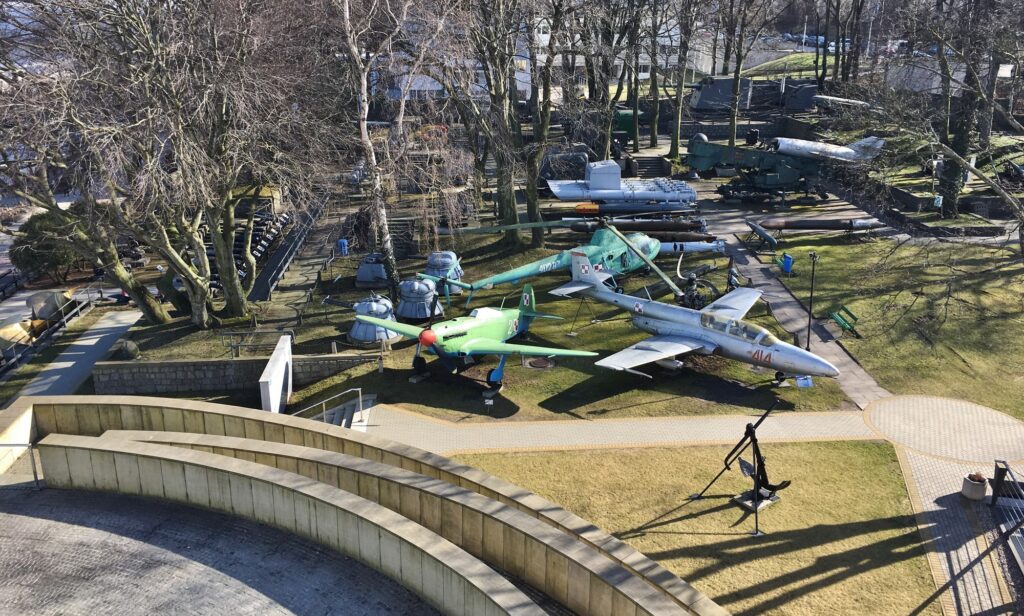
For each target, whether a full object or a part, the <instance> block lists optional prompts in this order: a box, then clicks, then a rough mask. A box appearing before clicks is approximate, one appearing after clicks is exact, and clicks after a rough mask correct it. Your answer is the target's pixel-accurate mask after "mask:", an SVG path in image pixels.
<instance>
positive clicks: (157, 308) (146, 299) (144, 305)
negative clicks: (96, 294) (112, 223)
mask: <svg viewBox="0 0 1024 616" xmlns="http://www.w3.org/2000/svg"><path fill="white" fill-rule="evenodd" d="M104 269H105V271H106V274H107V276H108V277H109V278H110V279H111V280H113V281H114V282H116V283H117V286H119V287H121V289H122V290H123V291H124V292H125V293H127V294H128V297H130V298H132V301H133V302H135V305H136V306H138V307H139V310H140V311H142V316H143V317H145V319H146V320H147V321H149V322H150V323H152V324H153V325H158V324H160V323H168V322H170V320H171V315H169V314H167V309H166V308H164V306H163V304H161V303H160V300H158V299H157V298H155V297H153V294H152V293H150V292H149V289H147V288H146V287H145V286H144V285H143V284H142V283H140V282H139V281H138V280H137V279H136V278H135V276H134V275H133V274H132V273H131V272H129V271H128V270H127V269H125V267H124V265H122V264H121V261H120V260H117V261H114V262H113V263H109V264H107V266H106V267H105V268H104Z"/></svg>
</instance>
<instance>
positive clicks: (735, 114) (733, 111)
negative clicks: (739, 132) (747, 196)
mask: <svg viewBox="0 0 1024 616" xmlns="http://www.w3.org/2000/svg"><path fill="white" fill-rule="evenodd" d="M743 35H744V32H743V29H742V28H741V29H740V34H739V40H738V41H737V47H736V55H735V57H734V58H733V59H734V60H735V62H736V66H734V67H733V73H732V95H731V96H730V97H729V147H731V148H733V147H736V126H737V124H738V122H739V113H740V84H741V83H742V77H741V74H742V73H743ZM751 87H753V86H751Z"/></svg>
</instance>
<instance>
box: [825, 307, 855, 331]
mask: <svg viewBox="0 0 1024 616" xmlns="http://www.w3.org/2000/svg"><path fill="white" fill-rule="evenodd" d="M828 316H829V318H830V319H832V320H833V321H835V322H836V324H837V325H839V327H840V328H841V329H842V330H843V331H844V332H850V333H852V334H853V335H854V336H857V337H858V338H860V333H859V332H857V321H858V320H859V317H858V316H857V315H855V314H853V312H852V311H851V310H850V309H849V308H847V307H846V306H840V307H839V310H836V311H835V312H830V313H828Z"/></svg>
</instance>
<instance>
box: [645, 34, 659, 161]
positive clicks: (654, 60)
mask: <svg viewBox="0 0 1024 616" xmlns="http://www.w3.org/2000/svg"><path fill="white" fill-rule="evenodd" d="M652 30H653V31H654V34H653V35H651V118H650V120H651V139H650V141H649V142H648V145H649V146H650V147H652V148H656V147H658V119H659V117H660V116H661V93H660V92H659V90H658V52H657V49H658V33H657V28H652Z"/></svg>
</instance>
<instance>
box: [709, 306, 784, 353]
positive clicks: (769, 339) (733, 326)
mask: <svg viewBox="0 0 1024 616" xmlns="http://www.w3.org/2000/svg"><path fill="white" fill-rule="evenodd" d="M700 324H701V327H706V328H708V329H713V330H715V331H719V332H722V333H724V334H727V335H729V336H733V337H734V338H742V339H743V340H746V341H748V342H756V343H758V344H760V345H761V346H766V347H768V346H772V345H774V344H775V343H776V342H778V339H777V338H776V337H775V336H773V335H772V334H771V332H769V331H768V330H767V329H765V328H763V327H761V326H760V325H754V324H753V323H746V322H744V321H737V320H736V319H726V318H724V317H720V316H718V315H716V314H714V313H713V312H704V313H701V315H700Z"/></svg>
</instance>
